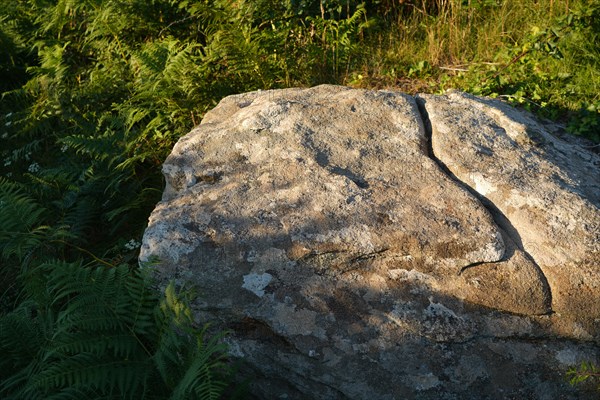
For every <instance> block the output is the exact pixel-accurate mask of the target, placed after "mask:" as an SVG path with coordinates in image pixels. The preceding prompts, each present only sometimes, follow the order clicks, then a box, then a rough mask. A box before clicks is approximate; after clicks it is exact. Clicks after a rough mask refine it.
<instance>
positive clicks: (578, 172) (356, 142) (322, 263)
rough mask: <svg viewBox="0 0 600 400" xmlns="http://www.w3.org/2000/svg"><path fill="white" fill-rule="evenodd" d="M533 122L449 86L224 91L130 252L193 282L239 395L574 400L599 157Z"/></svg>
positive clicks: (586, 313)
mask: <svg viewBox="0 0 600 400" xmlns="http://www.w3.org/2000/svg"><path fill="white" fill-rule="evenodd" d="M552 129H554V127H550V126H546V125H543V124H542V123H540V122H538V121H536V120H534V118H533V117H531V116H530V115H527V114H525V113H523V112H520V111H517V110H515V109H512V108H510V107H508V106H506V105H504V104H502V103H501V102H498V101H494V100H488V99H480V98H476V97H472V96H468V95H465V94H461V93H451V94H448V95H446V96H430V95H422V96H417V97H416V98H414V97H411V96H408V95H404V94H401V93H397V92H391V91H366V90H354V89H348V88H343V87H337V86H319V87H316V88H312V89H287V90H280V91H267V92H253V93H247V94H242V95H236V96H230V97H227V98H226V99H224V100H222V101H221V103H220V104H219V105H218V106H217V107H216V108H215V109H214V110H212V111H211V112H209V113H208V114H207V115H206V116H205V118H204V120H203V121H202V123H201V125H200V126H198V127H197V128H195V129H194V130H193V131H192V132H190V133H189V134H188V135H187V136H185V137H183V138H182V139H181V140H180V141H179V142H178V143H177V145H176V146H175V148H174V149H173V152H172V154H171V155H170V156H169V158H168V159H167V160H166V162H165V164H164V167H163V172H164V174H165V178H166V188H165V191H164V194H163V199H162V201H161V202H160V203H159V204H158V205H157V206H156V209H155V210H154V212H153V213H152V215H151V217H150V222H149V226H148V229H147V230H146V233H145V235H144V240H143V245H142V251H141V254H140V260H141V262H142V264H144V265H151V266H152V268H155V272H156V275H157V276H158V278H159V282H161V283H162V284H163V285H164V284H166V283H167V282H168V281H169V280H173V279H174V280H176V282H177V283H179V284H180V285H184V284H188V285H189V284H191V285H194V286H195V287H196V289H197V293H198V299H197V301H196V302H194V304H193V308H194V312H195V313H196V316H197V318H198V320H199V321H203V322H206V321H209V322H212V326H213V327H214V328H215V329H227V330H229V331H230V332H231V334H230V335H229V336H228V337H227V341H228V342H229V344H230V348H231V352H232V356H234V357H240V358H243V359H244V360H245V362H244V364H243V365H244V371H246V372H248V373H251V374H252V376H253V378H252V384H251V391H252V393H253V394H254V395H255V396H256V397H257V398H261V399H277V398H286V399H346V398H348V399H366V398H376V399H411V398H418V399H486V398H489V399H496V398H536V399H546V398H547V399H556V398H565V399H577V398H580V396H583V395H584V394H582V393H583V392H581V390H580V389H574V388H571V387H569V386H568V384H567V383H566V382H565V380H564V373H565V371H566V369H567V368H569V367H571V366H574V365H576V364H577V363H579V362H581V361H584V360H590V361H598V357H600V352H599V351H598V347H597V346H598V343H599V342H600V264H599V261H598V260H599V259H600V254H599V253H600V236H599V235H600V210H599V207H600V182H599V176H600V175H599V170H600V157H599V156H598V155H597V154H595V153H593V152H591V151H588V150H586V149H585V148H583V147H581V146H578V145H576V144H573V143H568V142H565V141H563V140H561V139H558V138H557V137H555V136H554V135H553V133H552ZM152 260H154V262H153V263H149V261H152ZM588 395H589V393H588ZM581 398H583V397H581Z"/></svg>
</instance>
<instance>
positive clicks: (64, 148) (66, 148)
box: [60, 144, 69, 153]
mask: <svg viewBox="0 0 600 400" xmlns="http://www.w3.org/2000/svg"><path fill="white" fill-rule="evenodd" d="M67 150H69V146H67V145H66V144H63V145H62V147H61V148H60V151H62V152H63V153H64V152H65V151H67Z"/></svg>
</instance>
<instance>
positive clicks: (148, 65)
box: [0, 0, 600, 399]
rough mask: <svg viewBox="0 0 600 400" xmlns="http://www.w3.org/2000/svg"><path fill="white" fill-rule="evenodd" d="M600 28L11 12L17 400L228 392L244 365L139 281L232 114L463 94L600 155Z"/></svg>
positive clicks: (447, 13)
mask: <svg viewBox="0 0 600 400" xmlns="http://www.w3.org/2000/svg"><path fill="white" fill-rule="evenodd" d="M599 21H600V1H599V0H588V1H585V0H569V1H567V0H562V1H561V0H547V1H534V0H519V1H517V0H504V1H501V0H404V1H395V0H370V1H367V2H365V3H361V2H358V1H356V0H343V1H342V0H298V1H296V0H287V1H273V0H256V1H250V0H195V1H192V0H152V1H147V0H82V1H72V0H21V1H3V2H0V92H1V98H0V99H1V100H0V257H1V258H0V260H1V263H2V264H1V271H0V272H1V279H0V282H1V283H0V292H1V293H2V295H1V297H0V304H1V305H2V310H1V312H0V349H2V355H3V357H2V358H1V360H0V371H1V372H0V382H1V383H0V397H2V398H16V399H21V398H23V399H24V398H27V399H34V398H70V397H77V398H136V399H138V398H139V399H143V398H168V397H173V398H188V399H194V398H218V397H219V396H221V395H222V393H224V390H225V387H226V385H227V382H226V381H227V379H226V376H227V374H226V370H227V368H226V365H227V362H226V360H225V358H224V356H225V348H224V347H223V346H222V345H221V344H220V342H219V341H218V340H216V339H213V338H211V337H210V336H207V335H206V334H205V331H204V330H203V327H202V326H198V325H197V324H196V323H195V322H194V321H192V320H191V319H189V318H187V319H185V318H183V317H182V315H188V314H189V308H188V307H187V305H186V302H185V301H183V300H181V297H178V296H177V295H176V291H175V290H174V288H170V289H169V292H167V293H165V294H163V296H162V297H159V296H158V295H157V294H156V293H155V292H154V291H151V290H149V288H150V286H151V280H150V278H149V277H147V276H146V275H145V274H144V273H142V271H140V270H139V268H138V267H137V255H138V248H139V245H140V243H139V242H140V240H141V234H142V232H143V229H144V227H145V225H146V221H147V217H148V215H149V213H150V211H151V210H152V208H153V207H154V205H155V203H156V202H157V201H158V200H159V199H160V196H161V192H162V186H163V182H162V178H161V174H160V167H161V163H162V162H163V160H164V159H165V157H166V156H167V155H168V153H169V152H170V150H171V148H172V147H173V145H174V143H175V142H176V141H177V140H178V138H180V137H181V136H182V135H184V134H185V133H187V132H188V131H189V130H190V129H191V128H192V127H193V126H194V125H197V124H198V123H199V122H200V120H201V119H202V116H203V115H204V113H205V112H206V111H207V110H209V109H210V108H212V107H214V106H215V105H216V104H217V102H218V101H219V100H220V99H221V98H223V97H224V96H227V95H229V94H234V93H240V92H245V91H250V90H256V89H271V88H285V87H292V86H312V85H315V84H319V83H336V84H344V85H350V86H355V87H366V88H382V87H386V88H395V89H400V90H404V91H407V92H410V93H414V92H418V91H426V92H441V91H443V90H445V89H447V88H457V89H461V90H465V91H468V92H471V93H475V94H481V95H488V96H493V97H501V98H504V99H506V100H508V101H511V102H513V103H515V104H516V105H520V106H523V107H526V108H528V109H531V110H533V111H535V112H538V113H541V114H542V115H544V116H546V117H550V118H554V119H557V120H560V121H562V122H565V123H566V124H567V125H568V129H569V130H570V131H571V132H572V133H573V134H577V135H581V136H584V137H586V138H588V139H591V140H593V141H596V142H598V141H600V137H599V129H600V128H599V126H600V98H599V96H600V72H599V59H600V58H599V57H598V56H599V54H598V52H599V51H600V48H599V47H598V46H597V44H598V42H600V40H599V37H598V36H599V33H600V22H599ZM176 299H180V300H176ZM90 305H92V307H90ZM174 310H179V311H177V312H175V311H174ZM174 333H176V334H174ZM134 365H135V366H136V367H135V368H132V367H133V366H134Z"/></svg>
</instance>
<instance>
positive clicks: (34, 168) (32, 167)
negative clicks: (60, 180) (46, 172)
mask: <svg viewBox="0 0 600 400" xmlns="http://www.w3.org/2000/svg"><path fill="white" fill-rule="evenodd" d="M39 170H40V164H38V163H36V162H33V163H31V165H29V168H27V171H29V172H31V173H32V174H35V173H36V172H38V171H39Z"/></svg>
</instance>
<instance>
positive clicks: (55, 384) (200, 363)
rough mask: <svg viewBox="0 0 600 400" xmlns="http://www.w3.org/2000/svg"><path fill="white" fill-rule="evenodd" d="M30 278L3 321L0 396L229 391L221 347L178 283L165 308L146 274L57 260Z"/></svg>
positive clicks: (214, 394) (213, 394)
mask: <svg viewBox="0 0 600 400" xmlns="http://www.w3.org/2000/svg"><path fill="white" fill-rule="evenodd" d="M26 280H27V282H28V283H27V285H26V292H25V294H24V296H23V298H22V299H21V303H20V304H19V305H18V307H17V308H16V309H14V310H13V311H12V312H10V313H8V314H6V315H4V316H2V317H1V318H0V351H1V352H2V354H3V357H2V359H1V360H0V371H1V372H0V378H1V380H0V381H1V383H0V394H1V395H2V397H3V398H19V399H58V398H114V399H125V398H131V399H164V398H171V399H218V398H220V396H221V395H222V394H223V392H224V391H225V389H226V388H227V386H228V375H227V374H228V373H229V372H228V367H227V365H226V363H225V358H224V354H225V347H224V346H223V344H220V343H219V341H218V339H219V338H218V337H212V338H207V337H206V334H205V328H201V329H198V328H196V327H195V326H194V323H193V320H192V319H191V316H190V311H189V307H188V305H187V303H186V302H185V301H183V300H182V298H180V297H178V296H177V294H176V293H175V290H174V287H173V286H172V285H171V286H169V287H168V288H167V290H166V294H165V297H164V298H163V299H162V300H161V299H160V297H159V295H158V294H157V292H156V291H155V290H153V289H152V285H151V281H150V280H149V278H148V277H147V274H145V273H144V272H142V271H140V270H136V269H134V270H131V268H130V267H128V266H127V265H120V266H116V267H112V268H111V267H106V266H96V265H89V266H83V265H81V264H79V263H65V262H61V261H48V262H45V263H43V264H41V265H39V266H38V267H36V268H35V269H34V270H31V271H30V272H29V274H28V276H27V277H26ZM44 281H45V282H44Z"/></svg>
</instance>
